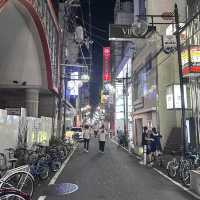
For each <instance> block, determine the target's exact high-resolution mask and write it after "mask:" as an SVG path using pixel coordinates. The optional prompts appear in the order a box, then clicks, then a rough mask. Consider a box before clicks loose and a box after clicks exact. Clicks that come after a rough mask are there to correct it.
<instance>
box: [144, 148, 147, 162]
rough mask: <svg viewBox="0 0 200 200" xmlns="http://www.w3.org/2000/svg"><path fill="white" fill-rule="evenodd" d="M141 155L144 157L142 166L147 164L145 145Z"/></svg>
mask: <svg viewBox="0 0 200 200" xmlns="http://www.w3.org/2000/svg"><path fill="white" fill-rule="evenodd" d="M143 155H144V161H143V162H144V165H146V164H147V145H144V152H143Z"/></svg>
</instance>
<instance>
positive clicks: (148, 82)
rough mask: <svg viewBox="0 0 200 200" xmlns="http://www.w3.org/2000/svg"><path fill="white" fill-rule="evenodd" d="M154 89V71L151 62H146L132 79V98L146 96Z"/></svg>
mask: <svg viewBox="0 0 200 200" xmlns="http://www.w3.org/2000/svg"><path fill="white" fill-rule="evenodd" d="M155 89H156V71H155V67H153V66H152V63H151V62H148V63H147V64H146V65H145V66H144V67H142V68H141V69H140V70H139V71H138V72H136V74H135V77H134V98H135V99H138V98H140V97H143V96H146V95H148V94H150V93H152V92H153V91H155Z"/></svg>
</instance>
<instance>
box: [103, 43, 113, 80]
mask: <svg viewBox="0 0 200 200" xmlns="http://www.w3.org/2000/svg"><path fill="white" fill-rule="evenodd" d="M110 80H111V77H110V47H104V48H103V81H110Z"/></svg>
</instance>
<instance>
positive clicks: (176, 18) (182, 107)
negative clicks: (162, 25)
mask: <svg viewBox="0 0 200 200" xmlns="http://www.w3.org/2000/svg"><path fill="white" fill-rule="evenodd" d="M174 14H175V23H176V41H177V54H178V64H179V79H180V90H181V112H182V118H181V128H182V132H181V137H182V138H181V140H182V145H183V150H182V156H185V153H186V140H185V137H186V125H185V122H186V118H185V103H184V86H183V83H184V82H183V74H182V60H181V42H180V27H179V13H178V6H177V4H175V9H174Z"/></svg>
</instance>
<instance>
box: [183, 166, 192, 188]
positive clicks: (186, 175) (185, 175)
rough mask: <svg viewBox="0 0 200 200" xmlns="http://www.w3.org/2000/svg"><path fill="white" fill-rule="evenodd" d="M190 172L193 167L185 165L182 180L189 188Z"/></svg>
mask: <svg viewBox="0 0 200 200" xmlns="http://www.w3.org/2000/svg"><path fill="white" fill-rule="evenodd" d="M190 170H191V167H190V166H189V165H185V166H184V167H183V168H182V171H181V180H182V182H183V184H184V185H185V186H187V187H189V186H190Z"/></svg>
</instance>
